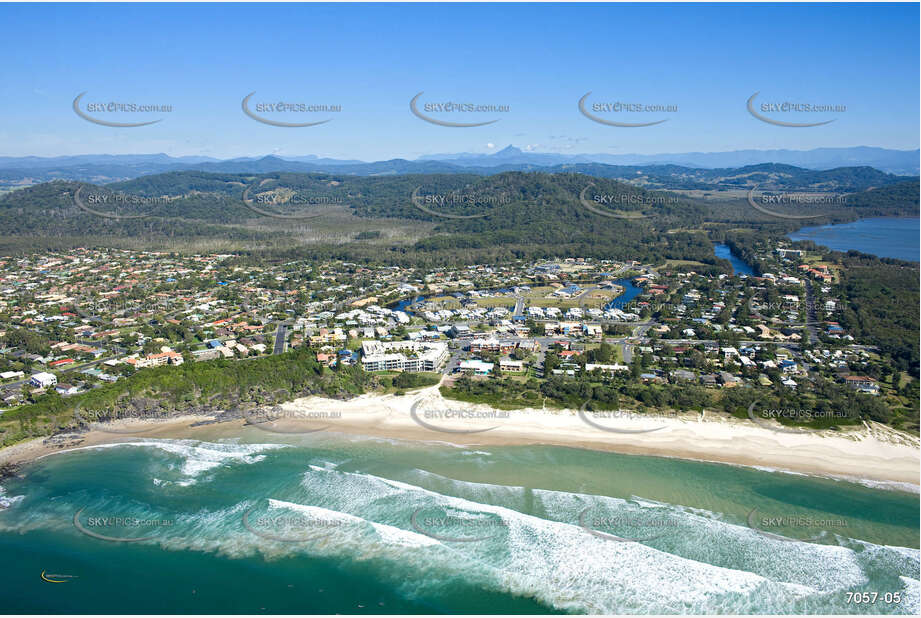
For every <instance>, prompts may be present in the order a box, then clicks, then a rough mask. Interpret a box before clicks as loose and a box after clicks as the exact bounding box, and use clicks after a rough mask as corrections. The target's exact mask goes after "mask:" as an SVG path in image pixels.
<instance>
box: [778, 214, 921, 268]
mask: <svg viewBox="0 0 921 618" xmlns="http://www.w3.org/2000/svg"><path fill="white" fill-rule="evenodd" d="M789 237H790V239H791V240H811V241H813V242H815V243H816V244H819V245H823V246H825V247H828V248H829V249H834V250H835V251H845V252H846V251H850V250H852V249H853V250H855V251H860V252H861V253H869V254H871V255H876V256H879V257H890V258H898V259H900V260H908V261H911V262H917V261H918V256H919V252H921V249H919V219H918V218H907V217H904V218H903V217H899V218H893V217H871V218H868V219H860V220H858V221H853V222H851V223H839V224H836V225H820V226H815V227H804V228H801V229H799V230H797V231H796V232H794V233H792V234H790V236H789Z"/></svg>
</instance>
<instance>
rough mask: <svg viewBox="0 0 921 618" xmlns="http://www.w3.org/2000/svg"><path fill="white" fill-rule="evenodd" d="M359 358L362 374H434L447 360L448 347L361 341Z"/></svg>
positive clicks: (442, 344) (405, 342) (430, 343)
mask: <svg viewBox="0 0 921 618" xmlns="http://www.w3.org/2000/svg"><path fill="white" fill-rule="evenodd" d="M361 356H362V358H361V365H362V367H363V368H364V370H365V371H409V372H419V371H438V369H440V368H441V366H442V365H443V364H444V362H445V361H446V360H448V346H447V345H446V344H444V343H442V342H440V341H376V340H373V341H364V342H362V344H361Z"/></svg>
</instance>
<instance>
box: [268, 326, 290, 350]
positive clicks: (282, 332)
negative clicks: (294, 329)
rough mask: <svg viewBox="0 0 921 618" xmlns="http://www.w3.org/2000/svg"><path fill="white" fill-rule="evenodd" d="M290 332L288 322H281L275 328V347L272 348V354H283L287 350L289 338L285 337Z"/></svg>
mask: <svg viewBox="0 0 921 618" xmlns="http://www.w3.org/2000/svg"><path fill="white" fill-rule="evenodd" d="M287 334H288V323H287V322H279V323H278V328H276V329H275V347H274V348H273V349H272V354H281V353H283V352H284V351H285V345H286V344H287V340H286V339H285V337H286V336H287Z"/></svg>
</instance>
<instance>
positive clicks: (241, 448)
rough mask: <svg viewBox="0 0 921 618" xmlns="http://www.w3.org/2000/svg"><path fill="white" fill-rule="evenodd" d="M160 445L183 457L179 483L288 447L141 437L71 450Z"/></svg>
mask: <svg viewBox="0 0 921 618" xmlns="http://www.w3.org/2000/svg"><path fill="white" fill-rule="evenodd" d="M129 446H133V447H148V448H157V449H160V450H161V451H165V452H167V453H170V454H172V455H177V456H179V457H181V458H182V465H181V466H180V473H181V474H182V475H183V476H184V477H186V478H185V479H184V480H182V481H178V482H177V483H176V484H177V485H181V486H188V485H192V484H194V483H195V482H196V479H197V477H198V476H200V475H201V474H202V473H204V472H207V471H208V470H212V469H214V468H217V467H219V466H222V465H225V464H229V463H242V464H253V463H257V462H259V461H262V460H263V459H265V456H264V455H261V454H260V453H264V452H266V451H271V450H275V449H281V448H288V447H287V445H284V444H233V443H222V442H203V441H201V440H169V439H153V438H151V439H141V440H132V441H129V442H117V443H112V444H95V445H92V446H81V447H77V448H73V449H69V451H81V450H90V449H104V448H123V447H129Z"/></svg>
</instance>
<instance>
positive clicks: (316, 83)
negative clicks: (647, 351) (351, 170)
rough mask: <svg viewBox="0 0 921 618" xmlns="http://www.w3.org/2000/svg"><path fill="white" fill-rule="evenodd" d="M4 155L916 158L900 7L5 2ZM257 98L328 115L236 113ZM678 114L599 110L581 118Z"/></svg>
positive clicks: (913, 24)
mask: <svg viewBox="0 0 921 618" xmlns="http://www.w3.org/2000/svg"><path fill="white" fill-rule="evenodd" d="M0 24H2V26H0V32H2V35H0V54H2V55H0V58H2V62H3V71H2V79H0V92H2V97H0V108H2V115H0V155H7V156H24V155H37V156H54V155H65V154H85V153H114V154H126V153H153V152H165V153H167V154H170V155H174V156H180V155H207V156H213V157H220V158H225V157H235V156H256V155H264V154H271V153H275V154H279V155H281V156H295V155H307V154H316V155H319V156H330V157H336V158H358V159H364V160H379V159H387V158H395V157H403V158H415V157H417V156H419V155H423V154H432V153H445V152H491V151H495V150H498V149H499V148H502V147H504V146H505V145H508V144H514V145H516V146H519V147H521V148H531V149H533V150H535V151H540V152H564V153H600V152H605V153H615V154H616V153H644V154H653V153H662V152H688V151H707V152H709V151H724V150H737V149H747V148H756V149H772V148H790V149H809V148H818V147H838V146H856V145H867V146H880V147H885V148H899V149H908V148H917V147H918V134H919V120H918V119H919V94H918V93H919V77H918V75H919V52H918V50H919V36H918V29H919V8H918V5H917V4H901V5H892V4H890V5H883V4H872V5H869V4H868V5H863V4H790V5H775V4H760V5H749V4H745V5H727V4H708V5H688V4H678V5H669V4H645V5H634V4H581V5H580V4H567V5H561V4H530V5H526V4H442V5H428V4H392V5H382V4H338V5H325V4H305V5H292V4H259V5H255V4H224V5H222V4H158V5H144V4H131V5H127V4H126V5H121V4H94V5H76V4H60V5H55V4H31V5H16V4H12V5H11V4H4V5H0ZM84 91H86V92H87V93H88V94H87V95H86V97H85V98H84V101H83V103H86V102H92V101H95V102H107V101H118V102H137V103H165V104H170V105H172V106H173V111H171V112H169V113H157V114H120V115H115V116H113V115H112V114H109V115H106V114H99V115H97V116H98V117H100V118H105V119H111V120H118V121H125V122H130V121H138V120H149V119H156V118H163V120H162V121H161V122H160V123H158V124H155V125H150V126H145V127H136V128H112V127H104V126H99V125H96V124H93V123H90V122H87V121H86V120H83V119H81V118H79V117H78V116H77V115H76V114H75V113H74V112H73V110H72V108H71V104H72V102H73V99H74V98H75V97H76V96H77V95H78V94H79V93H81V92H84ZM253 91H255V92H256V93H257V95H256V96H254V98H253V103H256V102H257V101H261V102H270V101H285V102H292V103H307V104H316V103H326V104H334V105H341V106H342V111H341V112H338V113H326V114H283V115H277V114H276V115H271V114H263V115H264V116H267V117H271V118H275V119H279V120H285V121H289V122H303V121H307V120H317V119H325V118H328V117H332V118H334V119H333V121H332V122H329V123H326V124H323V125H319V126H315V127H306V128H279V127H273V126H267V125H264V124H261V123H259V122H256V121H254V120H252V119H250V118H248V117H247V116H246V115H244V114H243V112H242V110H241V107H240V102H241V100H242V99H243V97H244V96H246V95H247V94H248V93H250V92H253ZM420 91H424V92H425V95H424V98H423V99H421V101H420V102H425V101H429V102H436V101H452V102H459V103H466V102H471V103H486V104H496V105H508V106H509V110H510V111H509V112H507V113H500V114H461V115H458V114H453V115H441V116H438V115H437V114H432V116H436V117H438V118H442V119H445V120H455V121H462V122H470V121H477V120H487V119H488V120H492V119H494V118H496V117H499V118H501V120H500V121H499V122H496V123H494V124H492V125H489V126H483V127H475V128H453V127H452V128H448V127H443V126H438V125H435V124H430V123H427V122H424V121H422V120H420V119H419V118H417V117H415V116H414V115H412V114H411V113H410V110H409V101H410V99H411V98H412V97H413V96H414V95H415V94H417V93H418V92H420ZM589 91H592V92H593V94H592V97H591V98H590V99H589V102H590V103H592V102H612V101H618V102H627V103H640V104H661V105H677V106H678V111H677V112H675V113H669V114H655V113H651V114H650V113H646V114H633V115H629V116H625V115H623V114H621V115H617V114H609V115H606V116H605V117H606V118H611V119H614V120H627V121H647V120H659V119H661V118H665V117H667V118H668V119H669V120H668V121H667V122H665V123H662V124H660V125H656V126H652V127H642V128H622V127H609V126H605V125H602V124H598V123H595V122H593V121H591V120H589V119H588V118H586V117H585V116H583V115H582V114H580V112H579V110H578V107H577V103H578V101H579V99H580V98H581V97H582V96H583V95H584V94H585V93H587V92H589ZM756 91H760V92H761V93H762V94H761V95H760V96H759V99H758V101H759V102H762V101H763V102H782V101H794V102H814V103H823V104H834V105H845V106H846V112H843V113H833V114H825V113H812V114H793V115H791V114H787V115H783V114H777V115H775V116H774V117H776V118H778V119H782V120H790V121H796V122H807V121H813V120H826V119H828V118H831V117H835V118H837V119H836V120H835V122H833V123H831V124H828V125H824V126H820V127H810V128H787V127H779V126H775V125H772V124H768V123H765V122H761V121H759V120H757V119H755V118H753V117H752V116H751V115H750V114H749V113H748V112H747V111H746V107H745V103H746V100H747V99H748V97H749V96H751V95H752V94H753V93H754V92H756Z"/></svg>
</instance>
